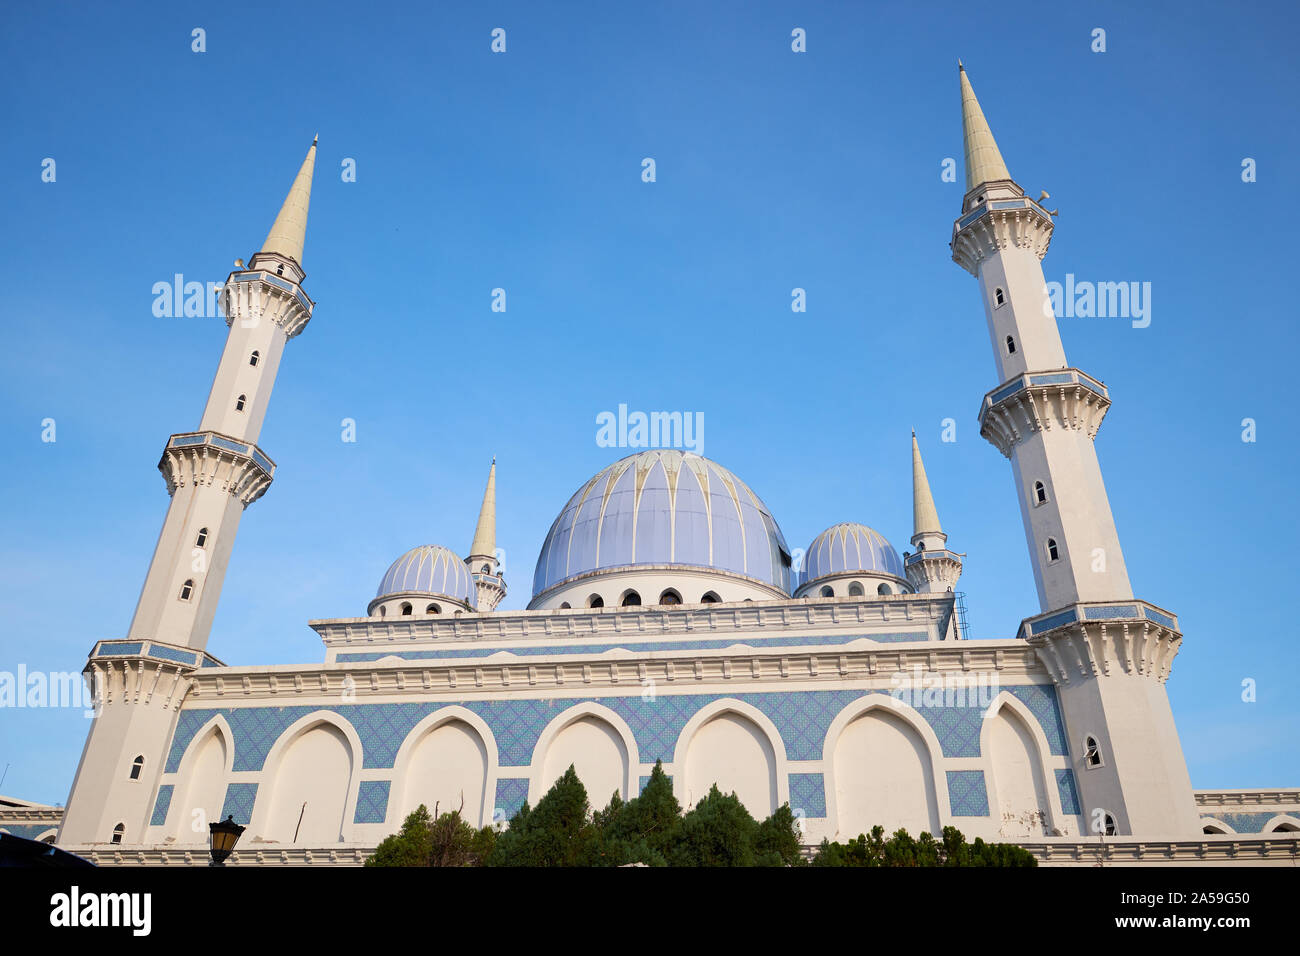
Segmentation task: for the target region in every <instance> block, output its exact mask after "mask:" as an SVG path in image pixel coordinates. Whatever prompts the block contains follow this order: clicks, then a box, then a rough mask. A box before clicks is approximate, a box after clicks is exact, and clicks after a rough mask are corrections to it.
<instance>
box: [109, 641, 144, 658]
mask: <svg viewBox="0 0 1300 956" xmlns="http://www.w3.org/2000/svg"><path fill="white" fill-rule="evenodd" d="M143 650H144V644H143V643H139V642H137V643H132V644H105V645H103V646H102V647H100V649H99V655H100V657H117V656H118V655H120V654H139V653H140V652H141V651H143Z"/></svg>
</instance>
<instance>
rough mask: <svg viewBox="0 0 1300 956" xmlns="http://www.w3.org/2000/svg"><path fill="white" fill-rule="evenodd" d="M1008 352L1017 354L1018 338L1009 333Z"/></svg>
mask: <svg viewBox="0 0 1300 956" xmlns="http://www.w3.org/2000/svg"><path fill="white" fill-rule="evenodd" d="M1007 354H1008V355H1015V354H1016V340H1015V339H1013V338H1012V337H1011V336H1009V335H1008V336H1007Z"/></svg>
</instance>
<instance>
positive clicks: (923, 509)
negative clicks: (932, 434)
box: [912, 432, 943, 538]
mask: <svg viewBox="0 0 1300 956" xmlns="http://www.w3.org/2000/svg"><path fill="white" fill-rule="evenodd" d="M923 534H943V528H941V527H940V526H939V512H938V511H936V510H935V507H934V495H932V494H930V480H929V479H928V478H926V476H925V465H923V464H921V449H920V447H919V446H918V445H917V444H916V432H912V537H913V538H917V537H920V536H921V535H923Z"/></svg>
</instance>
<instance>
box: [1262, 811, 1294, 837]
mask: <svg viewBox="0 0 1300 956" xmlns="http://www.w3.org/2000/svg"><path fill="white" fill-rule="evenodd" d="M1297 830H1300V817H1298V816H1296V815H1295V814H1294V813H1279V814H1278V815H1277V816H1275V817H1273V818H1272V819H1271V820H1269V821H1268V822H1267V823H1265V824H1264V825H1263V826H1262V827H1260V830H1259V832H1260V833H1274V832H1282V833H1292V832H1295V831H1297Z"/></svg>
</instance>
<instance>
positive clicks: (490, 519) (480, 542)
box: [469, 455, 497, 558]
mask: <svg viewBox="0 0 1300 956" xmlns="http://www.w3.org/2000/svg"><path fill="white" fill-rule="evenodd" d="M496 551H497V459H496V456H495V455H493V456H492V467H491V468H490V469H488V480H487V488H486V489H484V491H483V507H482V508H480V509H479V513H478V526H477V527H476V528H475V529H474V543H473V544H472V545H470V548H469V553H470V557H483V558H494V557H495V556H496Z"/></svg>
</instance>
